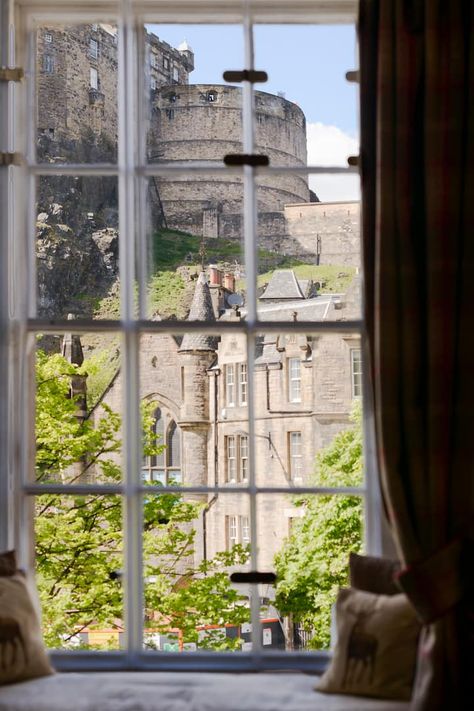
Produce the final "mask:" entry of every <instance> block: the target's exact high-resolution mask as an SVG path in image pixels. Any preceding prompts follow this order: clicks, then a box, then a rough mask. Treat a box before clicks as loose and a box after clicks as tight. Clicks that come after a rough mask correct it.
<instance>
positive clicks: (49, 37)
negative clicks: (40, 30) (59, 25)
mask: <svg viewBox="0 0 474 711" xmlns="http://www.w3.org/2000/svg"><path fill="white" fill-rule="evenodd" d="M44 41H45V42H46V44H51V43H52V41H53V35H52V34H51V32H45V33H44Z"/></svg>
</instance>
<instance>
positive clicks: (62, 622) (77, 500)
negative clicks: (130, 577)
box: [34, 494, 124, 650]
mask: <svg viewBox="0 0 474 711" xmlns="http://www.w3.org/2000/svg"><path fill="white" fill-rule="evenodd" d="M34 509H35V554H36V584H37V587H38V593H39V598H40V602H41V610H42V628H43V636H44V639H45V642H46V645H47V646H48V647H50V648H53V649H67V650H75V649H102V650H107V649H119V648H120V647H121V646H122V639H123V632H124V626H123V597H122V570H123V559H122V505H121V501H120V497H118V496H104V495H89V496H56V495H51V494H43V495H41V496H37V497H36V498H35V503H34Z"/></svg>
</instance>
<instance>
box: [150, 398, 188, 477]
mask: <svg viewBox="0 0 474 711" xmlns="http://www.w3.org/2000/svg"><path fill="white" fill-rule="evenodd" d="M152 432H153V437H154V440H155V442H156V443H157V444H160V445H165V446H164V449H163V450H162V451H161V452H160V453H159V454H154V455H151V456H146V457H144V460H143V469H142V476H143V479H144V480H145V481H150V482H152V483H155V484H157V483H160V484H163V485H166V484H181V482H182V480H183V477H182V472H181V431H180V429H179V427H178V426H177V424H176V422H175V421H174V420H173V418H172V417H171V416H170V415H169V414H168V413H167V412H166V411H164V410H162V409H161V408H160V407H157V408H156V409H155V410H154V412H153V424H152ZM165 433H166V434H165Z"/></svg>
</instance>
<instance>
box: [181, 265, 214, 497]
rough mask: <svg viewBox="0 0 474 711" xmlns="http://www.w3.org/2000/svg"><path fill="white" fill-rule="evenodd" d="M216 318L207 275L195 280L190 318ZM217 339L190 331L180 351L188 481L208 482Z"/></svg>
mask: <svg viewBox="0 0 474 711" xmlns="http://www.w3.org/2000/svg"><path fill="white" fill-rule="evenodd" d="M215 320H216V315H215V313H214V308H213V305H212V298H211V292H210V289H209V285H208V283H207V278H206V274H205V272H204V271H202V272H201V273H200V274H199V277H198V279H197V282H196V288H195V290H194V297H193V302H192V305H191V310H190V312H189V316H188V321H206V322H208V323H209V322H213V321H215ZM217 342H218V338H217V337H216V336H214V335H209V334H206V333H195V332H192V333H187V334H186V335H185V336H184V338H183V341H182V343H181V346H180V348H179V351H178V354H179V355H178V357H179V362H180V366H181V387H182V406H181V412H180V422H179V426H180V427H181V431H182V434H183V457H184V460H185V466H184V470H185V471H186V483H187V484H196V485H198V484H200V485H203V484H204V485H205V484H207V472H208V461H207V455H208V442H209V435H210V426H211V423H210V410H209V368H210V367H211V365H212V363H213V362H214V360H215V358H216V349H217Z"/></svg>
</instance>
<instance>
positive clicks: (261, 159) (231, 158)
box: [224, 153, 270, 168]
mask: <svg viewBox="0 0 474 711" xmlns="http://www.w3.org/2000/svg"><path fill="white" fill-rule="evenodd" d="M224 164H225V165H227V166H232V167H234V166H240V165H250V166H252V168H261V167H265V166H267V165H269V164H270V160H269V158H268V156H265V155H258V154H256V153H229V154H228V155H226V156H224Z"/></svg>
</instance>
